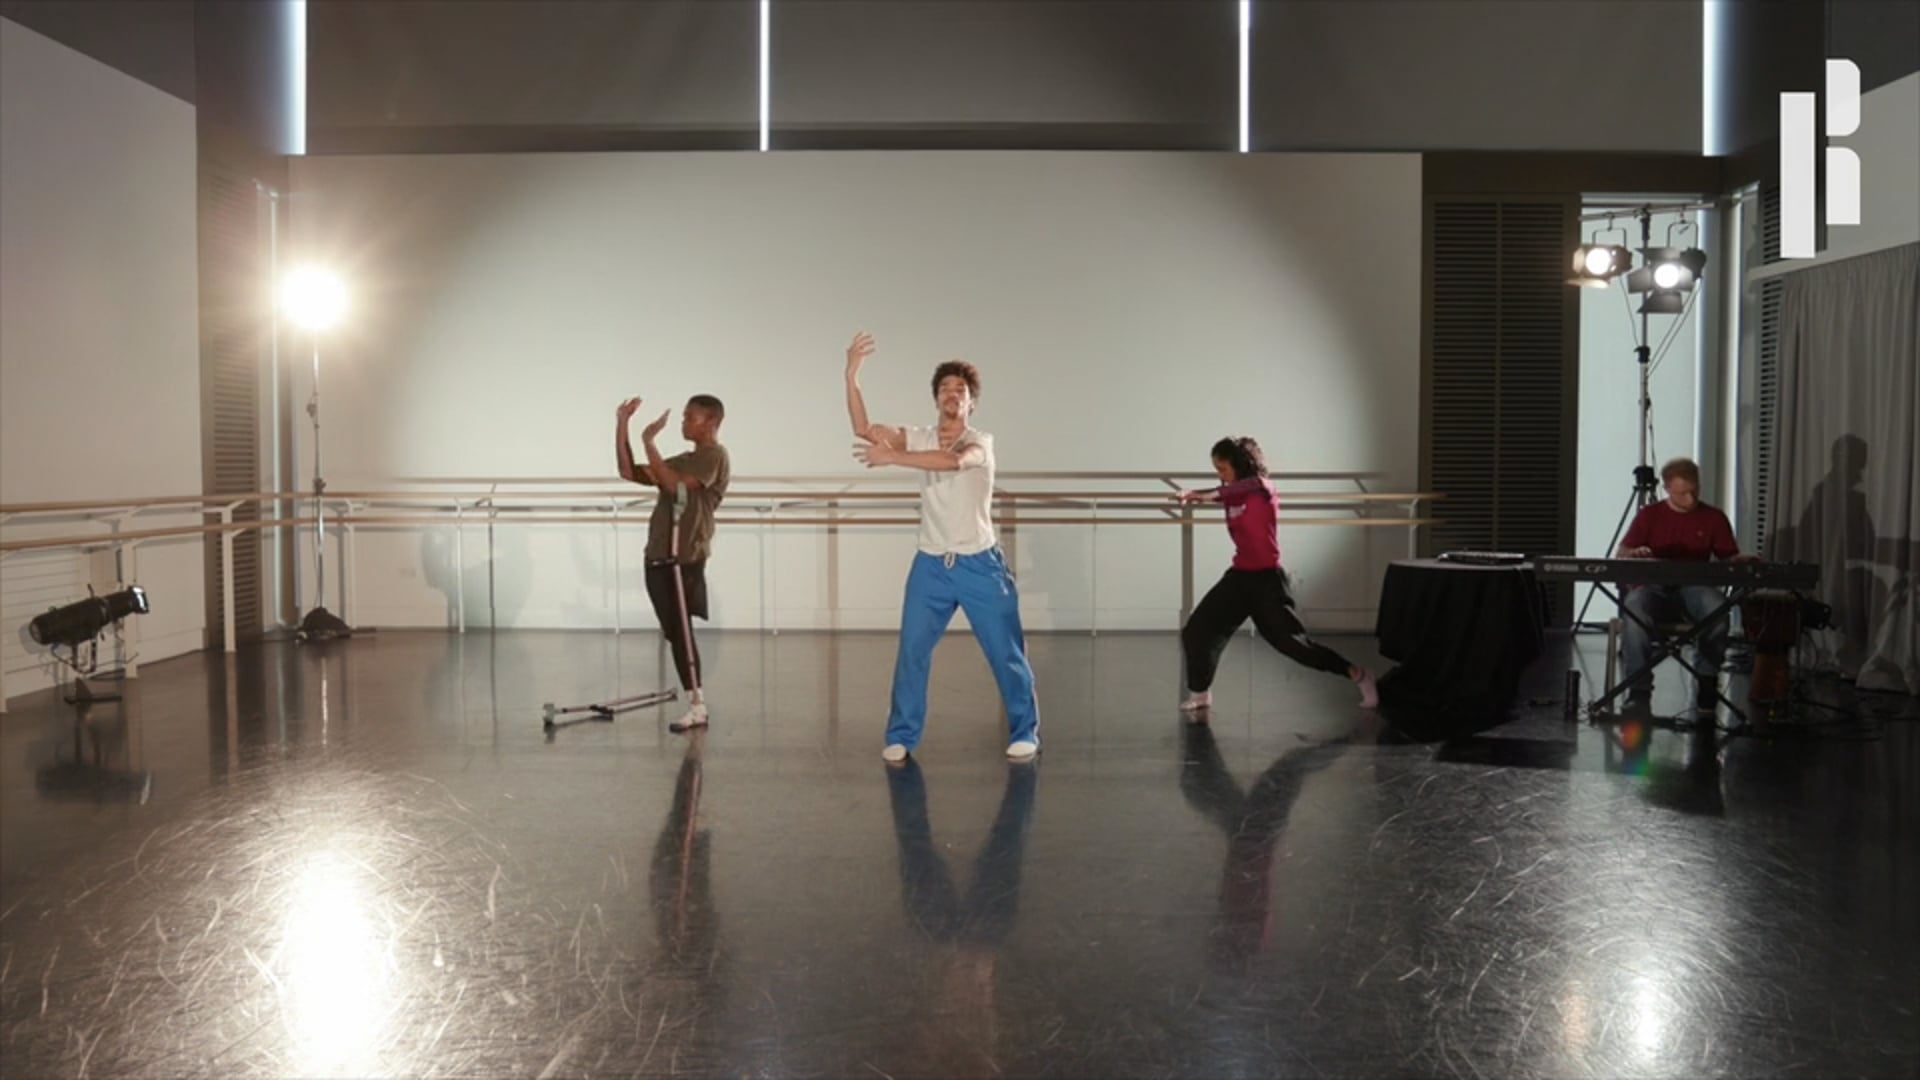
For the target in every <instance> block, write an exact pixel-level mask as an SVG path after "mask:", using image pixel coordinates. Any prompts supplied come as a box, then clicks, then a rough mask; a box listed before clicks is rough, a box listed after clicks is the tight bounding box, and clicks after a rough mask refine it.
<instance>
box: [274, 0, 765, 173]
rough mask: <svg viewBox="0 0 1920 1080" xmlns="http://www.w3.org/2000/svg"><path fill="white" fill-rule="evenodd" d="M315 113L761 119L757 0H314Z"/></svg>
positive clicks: (541, 123) (718, 123) (645, 120)
mask: <svg viewBox="0 0 1920 1080" xmlns="http://www.w3.org/2000/svg"><path fill="white" fill-rule="evenodd" d="M308 19H309V24H308V25H309V29H308V56H309V59H308V79H309V85H310V89H309V93H308V106H307V107H308V121H309V125H310V127H311V128H312V129H313V130H314V131H315V134H316V140H318V138H319V135H320V132H322V131H323V130H347V131H351V130H354V129H369V128H424V129H431V128H469V127H476V126H480V127H485V126H502V127H511V128H522V129H525V128H539V127H554V128H566V127H585V128H612V129H618V128H630V129H641V128H699V129H711V128H721V127H741V128H743V129H748V130H751V129H754V128H756V127H757V125H758V123H759V59H758V57H759V40H760V21H759V20H760V16H759V5H758V4H755V3H753V2H751V0H645V2H636V0H566V2H546V3H538V2H528V0H488V2H485V3H476V2H448V0H406V2H373V0H344V2H342V0H327V2H325V3H312V4H309V6H308Z"/></svg>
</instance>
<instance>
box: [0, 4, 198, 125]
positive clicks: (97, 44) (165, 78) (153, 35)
mask: <svg viewBox="0 0 1920 1080" xmlns="http://www.w3.org/2000/svg"><path fill="white" fill-rule="evenodd" d="M0 17H5V18H8V19H12V20H13V21H14V22H17V23H19V24H20V25H21V26H24V27H26V28H27V29H29V30H32V31H34V32H35V33H39V34H43V35H45V36H47V37H50V38H52V39H53V40H55V41H57V42H59V43H60V44H62V45H65V46H66V47H67V48H69V49H72V50H74V51H75V52H79V53H84V54H86V55H87V56H90V57H92V58H94V59H95V60H98V61H100V62H101V63H103V64H106V65H107V66H108V67H111V68H114V69H116V70H118V71H121V72H123V73H125V74H127V75H131V76H133V77H134V78H136V79H139V80H140V81H141V82H143V83H146V84H147V85H148V86H151V87H154V88H155V89H158V90H163V91H165V92H167V93H169V94H172V95H173V96H174V97H177V98H179V99H180V100H182V101H186V102H192V101H193V100H194V77H193V0H0Z"/></svg>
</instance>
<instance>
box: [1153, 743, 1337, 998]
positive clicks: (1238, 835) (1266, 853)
mask: <svg viewBox="0 0 1920 1080" xmlns="http://www.w3.org/2000/svg"><path fill="white" fill-rule="evenodd" d="M1185 735H1186V738H1185V744H1186V747H1185V748H1186V760H1185V762H1184V763H1183V764H1182V766H1181V769H1180V793H1181V794H1182V795H1185V796H1186V797H1187V803H1188V805H1190V806H1192V807H1193V808H1194V809H1195V810H1198V811H1200V813H1201V814H1202V815H1204V816H1205V817H1206V818H1207V819H1208V820H1209V821H1212V822H1213V823H1214V824H1215V825H1218V826H1220V828H1221V829H1222V830H1223V831H1224V832H1225V833H1226V834H1227V863H1226V868H1225V869H1224V870H1223V871H1222V872H1221V881H1220V911H1219V915H1218V918H1217V921H1216V922H1215V924H1214V926H1213V929H1212V930H1211V931H1209V932H1208V935H1207V955H1208V959H1209V961H1211V963H1212V964H1213V965H1214V966H1215V967H1216V968H1219V969H1223V970H1236V971H1242V972H1244V971H1245V970H1247V969H1248V968H1250V967H1251V966H1252V965H1253V961H1254V958H1255V957H1257V956H1258V955H1259V954H1260V953H1261V952H1263V951H1265V949H1266V947H1267V943H1268V932H1269V929H1270V926H1271V921H1272V910H1273V852H1274V847H1275V846H1276V844H1277V843H1278V841H1279V838H1280V830H1282V829H1284V828H1286V826H1287V817H1288V815H1289V814H1291V813H1292V812H1293V804H1294V801H1295V800H1297V799H1298V798H1299V797H1300V789H1301V787H1302V786H1303V785H1305V783H1306V781H1307V778H1308V777H1310V776H1312V775H1313V774H1314V773H1316V772H1319V771H1320V770H1321V769H1324V768H1326V767H1327V766H1328V765H1331V764H1333V762H1334V761H1335V759H1337V758H1339V757H1340V755H1342V754H1344V753H1346V752H1347V748H1348V747H1349V746H1351V745H1352V741H1351V739H1347V738H1343V739H1337V740H1335V741H1333V742H1327V743H1320V744H1318V745H1314V746H1303V747H1301V748H1299V749H1297V750H1289V751H1287V752H1286V753H1284V754H1282V755H1280V759H1279V760H1278V761H1275V762H1274V763H1273V764H1272V765H1271V766H1269V767H1268V768H1267V771H1266V772H1263V773H1261V774H1260V777H1259V779H1257V780H1255V781H1254V782H1253V786H1252V787H1251V788H1249V789H1248V790H1247V791H1246V792H1245V793H1242V792H1241V790H1240V786H1239V785H1238V784H1236V783H1234V780H1233V777H1232V775H1231V774H1229V773H1228V772H1227V763H1226V762H1225V760H1223V759H1222V758H1221V756H1220V748H1219V747H1218V746H1217V745H1215V744H1214V741H1213V730H1212V728H1210V727H1207V726H1206V725H1204V724H1193V725H1189V726H1188V727H1187V728H1186V729H1185Z"/></svg>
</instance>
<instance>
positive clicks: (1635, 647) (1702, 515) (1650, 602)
mask: <svg viewBox="0 0 1920 1080" xmlns="http://www.w3.org/2000/svg"><path fill="white" fill-rule="evenodd" d="M1660 482H1661V485H1662V486H1663V487H1665V488H1666V492H1667V497H1666V499H1665V501H1662V502H1657V503H1652V504H1650V505H1648V506H1645V507H1642V508H1641V510H1640V512H1639V514H1637V515H1635V517H1634V519H1633V524H1632V525H1631V526H1629V527H1628V528H1627V534H1626V536H1625V537H1623V538H1622V539H1621V541H1620V550H1619V552H1618V553H1617V554H1618V556H1619V557H1620V558H1623V559H1665V560H1672V561H1677V562H1708V561H1711V560H1714V559H1724V560H1730V561H1735V562H1748V561H1752V560H1753V559H1754V556H1752V555H1743V554H1741V552H1740V545H1739V544H1738V542H1736V541H1735V540H1734V538H1733V526H1732V524H1731V523H1729V522H1728V521H1727V515H1726V514H1724V513H1722V512H1721V510H1720V509H1719V508H1718V507H1716V506H1710V505H1708V504H1707V503H1705V502H1703V501H1701V499H1700V467H1699V466H1698V465H1696V464H1694V463H1693V462H1692V461H1691V460H1689V459H1687V458H1675V459H1673V460H1672V461H1669V462H1667V463H1666V464H1665V465H1664V466H1662V467H1661V469H1660ZM1724 599H1725V597H1724V596H1723V595H1722V594H1721V592H1720V590H1719V589H1717V588H1714V587H1713V586H1711V585H1640V586H1636V587H1634V588H1632V589H1630V590H1628V591H1627V592H1626V597H1625V604H1626V606H1627V607H1628V608H1630V609H1631V610H1632V611H1633V613H1634V614H1635V615H1638V616H1639V619H1637V620H1636V619H1624V620H1622V621H1623V622H1624V623H1625V626H1624V627H1622V630H1623V632H1624V640H1623V642H1622V647H1621V653H1622V657H1621V659H1622V660H1623V662H1624V665H1625V666H1624V670H1625V671H1626V672H1627V673H1628V674H1629V675H1632V674H1633V673H1634V672H1641V676H1640V677H1639V678H1637V679H1635V680H1634V681H1633V682H1632V684H1631V685H1630V687H1629V689H1628V691H1627V703H1628V706H1629V707H1630V708H1631V707H1633V706H1635V705H1639V706H1641V707H1643V708H1644V707H1645V705H1646V703H1647V702H1648V700H1649V699H1650V698H1651V697H1652V695H1653V673H1652V672H1650V671H1646V670H1645V668H1646V667H1647V661H1648V660H1649V659H1650V658H1651V657H1652V655H1653V640H1652V638H1651V636H1649V635H1648V633H1647V631H1646V627H1645V626H1643V625H1642V623H1645V624H1646V625H1651V626H1660V625H1662V624H1665V623H1673V622H1680V621H1682V620H1684V621H1687V622H1693V623H1699V622H1701V621H1702V620H1704V619H1706V618H1707V616H1708V615H1710V614H1712V613H1713V611H1714V609H1715V608H1717V607H1719V606H1720V603H1721V601H1722V600H1724ZM1726 648H1727V627H1726V622H1725V620H1716V621H1715V622H1714V624H1713V625H1711V626H1708V627H1705V628H1704V629H1703V630H1702V632H1701V634H1700V636H1699V639H1698V642H1697V649H1698V653H1699V665H1698V666H1699V667H1701V668H1702V669H1704V670H1705V671H1710V672H1716V673H1717V672H1718V671H1719V670H1720V665H1721V662H1722V661H1723V660H1724V659H1725V658H1726ZM1699 696H1700V699H1701V700H1702V701H1706V702H1711V701H1712V700H1713V687H1712V686H1710V685H1708V684H1706V683H1705V682H1704V681H1703V682H1702V684H1701V686H1700V687H1699Z"/></svg>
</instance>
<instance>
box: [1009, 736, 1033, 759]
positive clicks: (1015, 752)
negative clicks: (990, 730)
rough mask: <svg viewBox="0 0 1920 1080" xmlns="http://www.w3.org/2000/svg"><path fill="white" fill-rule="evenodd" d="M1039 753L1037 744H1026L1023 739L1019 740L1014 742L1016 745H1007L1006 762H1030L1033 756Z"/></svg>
mask: <svg viewBox="0 0 1920 1080" xmlns="http://www.w3.org/2000/svg"><path fill="white" fill-rule="evenodd" d="M1039 752H1040V744H1039V743H1035V742H1028V741H1027V740H1025V739H1021V740H1020V741H1019V742H1016V743H1008V744H1007V760H1008V761H1030V760H1032V759H1033V757H1034V755H1036V754H1038V753H1039Z"/></svg>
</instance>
